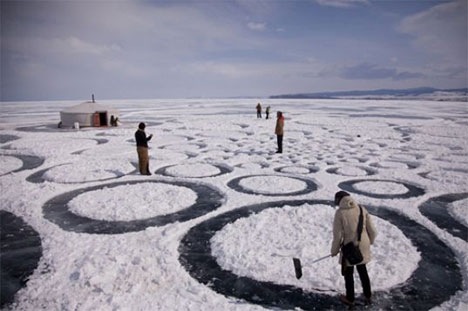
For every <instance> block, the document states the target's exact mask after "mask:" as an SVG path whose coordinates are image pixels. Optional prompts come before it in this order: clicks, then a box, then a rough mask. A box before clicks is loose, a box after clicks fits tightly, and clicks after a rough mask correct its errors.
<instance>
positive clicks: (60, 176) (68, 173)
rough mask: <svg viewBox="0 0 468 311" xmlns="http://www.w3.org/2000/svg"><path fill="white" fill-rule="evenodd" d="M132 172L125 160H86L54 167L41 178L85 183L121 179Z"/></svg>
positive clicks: (133, 168) (59, 181) (131, 167)
mask: <svg viewBox="0 0 468 311" xmlns="http://www.w3.org/2000/svg"><path fill="white" fill-rule="evenodd" d="M134 170H135V167H134V166H133V165H132V164H131V163H130V162H129V161H128V160H126V159H121V160H116V159H113V160H112V161H107V160H105V159H101V160H99V159H86V160H82V161H78V162H74V163H69V164H64V165H60V166H55V167H53V168H51V169H49V170H47V171H46V172H45V173H44V176H43V178H44V179H45V180H48V181H54V182H58V183H74V182H87V181H95V180H102V179H108V178H114V177H121V176H123V175H126V174H128V173H130V172H132V171H134Z"/></svg>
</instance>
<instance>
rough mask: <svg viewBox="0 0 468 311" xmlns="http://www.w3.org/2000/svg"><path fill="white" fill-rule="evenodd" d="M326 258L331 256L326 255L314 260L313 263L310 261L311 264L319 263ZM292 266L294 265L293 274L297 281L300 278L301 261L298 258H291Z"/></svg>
mask: <svg viewBox="0 0 468 311" xmlns="http://www.w3.org/2000/svg"><path fill="white" fill-rule="evenodd" d="M328 257H331V255H327V256H323V257H320V258H319V259H315V260H314V261H312V263H316V262H319V261H321V260H324V259H325V258H328ZM293 264H294V272H295V273H296V278H297V279H298V280H299V279H300V278H301V277H302V264H301V260H300V259H299V258H293Z"/></svg>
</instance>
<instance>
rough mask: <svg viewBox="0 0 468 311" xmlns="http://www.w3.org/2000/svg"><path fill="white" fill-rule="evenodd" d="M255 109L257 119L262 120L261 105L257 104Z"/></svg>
mask: <svg viewBox="0 0 468 311" xmlns="http://www.w3.org/2000/svg"><path fill="white" fill-rule="evenodd" d="M256 108H257V119H261V118H262V105H260V103H258V104H257V107H256Z"/></svg>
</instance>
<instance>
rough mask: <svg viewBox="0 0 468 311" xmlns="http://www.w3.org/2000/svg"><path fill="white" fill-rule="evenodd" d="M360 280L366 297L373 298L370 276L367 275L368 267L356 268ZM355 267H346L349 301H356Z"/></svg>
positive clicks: (346, 285) (345, 276)
mask: <svg viewBox="0 0 468 311" xmlns="http://www.w3.org/2000/svg"><path fill="white" fill-rule="evenodd" d="M356 268H357V271H358V274H359V278H360V279H361V284H362V289H363V291H364V297H366V298H368V299H370V298H371V296H372V292H371V285H370V280H369V275H368V274H367V268H366V265H365V264H364V265H357V266H356ZM353 275H354V266H350V267H346V269H345V271H344V279H345V287H346V298H347V299H348V300H349V301H354V276H353Z"/></svg>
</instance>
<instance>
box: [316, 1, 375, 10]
mask: <svg viewBox="0 0 468 311" xmlns="http://www.w3.org/2000/svg"><path fill="white" fill-rule="evenodd" d="M316 2H317V3H318V4H320V5H323V6H332V7H335V8H351V7H355V6H357V5H360V4H369V1H368V0H316Z"/></svg>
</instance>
